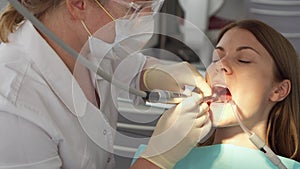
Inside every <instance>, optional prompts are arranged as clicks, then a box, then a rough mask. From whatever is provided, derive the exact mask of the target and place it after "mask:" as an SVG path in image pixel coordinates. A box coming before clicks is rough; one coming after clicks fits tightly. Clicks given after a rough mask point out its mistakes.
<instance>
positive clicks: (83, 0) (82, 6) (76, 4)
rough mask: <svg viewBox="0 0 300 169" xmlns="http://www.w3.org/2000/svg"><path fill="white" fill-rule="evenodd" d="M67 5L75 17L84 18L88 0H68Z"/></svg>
mask: <svg viewBox="0 0 300 169" xmlns="http://www.w3.org/2000/svg"><path fill="white" fill-rule="evenodd" d="M66 5H67V8H68V10H69V12H70V14H71V15H72V17H73V18H74V19H78V20H84V17H85V13H86V8H87V0H66Z"/></svg>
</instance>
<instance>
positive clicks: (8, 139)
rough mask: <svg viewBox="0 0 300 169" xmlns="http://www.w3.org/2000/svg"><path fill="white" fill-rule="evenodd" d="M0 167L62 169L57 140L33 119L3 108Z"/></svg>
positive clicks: (1, 168)
mask: <svg viewBox="0 0 300 169" xmlns="http://www.w3.org/2000/svg"><path fill="white" fill-rule="evenodd" d="M0 138H1V139H0V169H4V168H5V169H59V168H61V165H62V162H61V160H60V158H59V155H58V147H57V144H56V143H55V142H54V141H53V140H52V139H51V138H50V136H49V135H47V133H45V132H44V131H43V130H42V129H41V128H39V127H38V126H36V125H34V124H33V123H31V122H29V121H27V120H25V119H23V118H21V117H18V116H15V115H12V114H9V113H5V112H0Z"/></svg>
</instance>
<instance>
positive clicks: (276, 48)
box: [137, 20, 300, 169]
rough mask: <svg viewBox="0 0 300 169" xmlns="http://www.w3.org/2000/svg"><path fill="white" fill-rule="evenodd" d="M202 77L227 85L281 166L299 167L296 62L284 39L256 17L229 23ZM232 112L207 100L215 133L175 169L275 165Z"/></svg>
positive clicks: (245, 121) (242, 114)
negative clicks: (256, 144) (205, 75)
mask: <svg viewBox="0 0 300 169" xmlns="http://www.w3.org/2000/svg"><path fill="white" fill-rule="evenodd" d="M206 78H207V82H208V83H209V84H210V86H211V87H213V86H225V87H226V88H227V89H228V94H227V95H228V96H229V98H232V100H233V101H234V102H235V103H236V106H237V107H236V108H237V112H238V114H239V116H240V119H241V121H242V123H243V124H244V125H245V126H246V128H247V129H249V130H250V131H251V132H253V133H255V134H256V135H258V136H259V137H260V138H261V139H262V140H263V141H264V142H265V144H266V145H267V146H269V147H270V148H271V149H272V151H273V152H274V153H275V154H277V155H278V157H279V159H280V160H281V162H282V163H283V164H284V166H285V167H287V168H289V169H290V168H295V169H296V168H297V169H299V168H300V163H299V161H300V150H299V133H300V128H299V127H300V126H299V125H300V124H299V123H300V104H299V103H300V63H299V57H298V56H297V53H296V52H295V49H294V48H293V47H292V45H291V44H290V43H289V41H288V40H287V39H286V38H284V37H283V36H282V35H281V34H280V33H278V32H277V31H275V30H274V29H272V28H271V27H269V26H268V25H266V24H264V23H262V22H260V21H257V20H243V21H239V22H236V23H233V24H230V25H228V26H227V27H225V28H224V29H223V31H222V32H221V33H220V35H219V38H218V41H217V45H216V47H215V50H214V52H213V62H212V63H211V65H210V66H209V67H208V69H207V77H206ZM234 110H235V109H234V106H232V104H231V103H228V102H224V103H219V102H213V103H211V104H210V118H211V120H212V122H213V124H214V126H215V131H214V133H213V134H212V136H211V137H210V138H209V139H208V140H206V142H205V143H202V144H199V147H197V148H194V149H193V150H192V151H191V152H190V153H189V154H188V155H187V156H186V157H185V158H184V159H182V160H181V161H180V162H178V163H177V164H176V166H175V167H174V168H175V169H182V168H184V169H196V168H204V169H208V168H222V169H223V168H231V169H232V168H243V169H244V168H251V169H253V168H277V167H276V166H275V165H274V164H273V163H272V162H271V161H270V160H269V159H268V158H267V157H266V156H265V154H264V153H263V152H262V151H260V150H258V149H257V148H256V147H255V145H254V144H253V143H252V142H251V141H250V140H249V136H248V135H247V134H246V133H245V132H244V131H243V130H242V128H241V127H240V125H239V123H238V120H237V118H236V116H235V114H234ZM144 148H145V147H144V146H141V147H140V149H139V152H142V151H143V149H144ZM139 152H138V153H137V154H139Z"/></svg>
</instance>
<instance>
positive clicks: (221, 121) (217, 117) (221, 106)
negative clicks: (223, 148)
mask: <svg viewBox="0 0 300 169" xmlns="http://www.w3.org/2000/svg"><path fill="white" fill-rule="evenodd" d="M210 111H211V114H210V115H211V120H212V122H213V126H214V127H217V128H221V127H230V126H236V125H238V121H237V119H236V118H235V116H234V114H233V111H232V108H231V104H229V103H214V102H213V103H211V104H210Z"/></svg>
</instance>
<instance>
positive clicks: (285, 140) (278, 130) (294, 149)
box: [217, 20, 300, 161]
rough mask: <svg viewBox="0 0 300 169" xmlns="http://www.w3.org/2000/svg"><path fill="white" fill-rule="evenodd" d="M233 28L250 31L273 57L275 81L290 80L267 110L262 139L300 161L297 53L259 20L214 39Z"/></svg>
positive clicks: (299, 65) (299, 62) (234, 25)
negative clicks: (282, 94) (284, 92)
mask: <svg viewBox="0 0 300 169" xmlns="http://www.w3.org/2000/svg"><path fill="white" fill-rule="evenodd" d="M232 28H240V29H245V30H247V31H249V32H251V33H252V34H253V35H254V36H255V37H256V39H257V40H258V41H259V42H260V43H261V44H262V45H263V46H264V48H265V49H266V50H267V51H268V52H269V54H270V55H271V56H272V58H273V60H274V62H275V66H274V75H275V78H276V80H278V81H282V80H284V79H288V80H290V81H291V91H290V93H289V95H288V96H287V97H286V98H285V99H284V100H282V101H280V102H278V103H276V104H275V105H274V107H273V108H272V110H271V111H270V113H269V117H268V122H267V128H266V131H267V133H266V138H265V140H266V143H267V145H268V146H269V147H270V148H271V149H272V150H273V151H274V152H275V153H276V154H277V155H281V156H284V157H288V158H291V159H294V160H296V161H300V150H299V134H300V128H299V127H300V126H299V123H300V114H299V113H300V60H299V57H298V55H297V52H296V51H295V49H294V48H293V46H292V44H291V43H290V42H289V41H288V40H287V39H286V38H285V37H284V36H283V35H282V34H280V33H279V32H277V31H276V30H275V29H273V28H272V27H270V26H268V25H267V24H265V23H263V22H261V21H258V20H242V21H238V22H235V23H232V24H230V25H228V26H226V27H225V28H224V29H223V30H222V31H221V33H220V34H219V37H218V40H217V42H219V41H220V40H221V38H222V37H223V35H224V34H225V33H226V32H227V31H228V30H230V29H232Z"/></svg>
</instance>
